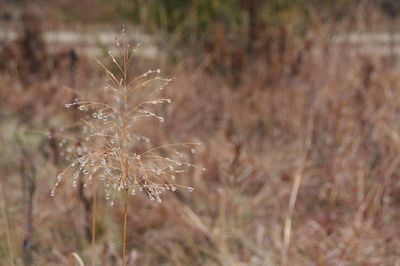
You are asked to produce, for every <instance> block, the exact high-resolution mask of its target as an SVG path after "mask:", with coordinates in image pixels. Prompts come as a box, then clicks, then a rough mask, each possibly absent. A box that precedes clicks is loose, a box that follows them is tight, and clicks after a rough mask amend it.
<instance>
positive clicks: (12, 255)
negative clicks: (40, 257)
mask: <svg viewBox="0 0 400 266" xmlns="http://www.w3.org/2000/svg"><path fill="white" fill-rule="evenodd" d="M0 200H1V201H0V203H1V212H2V215H3V217H4V223H5V227H6V236H7V246H8V252H9V255H10V265H13V266H14V265H15V264H14V254H13V251H12V247H11V237H10V227H9V224H8V218H7V212H6V207H5V203H4V198H3V187H2V185H1V183H0Z"/></svg>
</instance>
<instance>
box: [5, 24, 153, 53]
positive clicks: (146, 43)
mask: <svg viewBox="0 0 400 266" xmlns="http://www.w3.org/2000/svg"><path fill="white" fill-rule="evenodd" d="M127 36H128V41H129V42H131V43H140V44H141V45H142V47H141V49H139V50H137V53H138V55H140V56H142V57H145V58H150V59H153V58H155V57H156V56H157V55H158V54H159V49H158V48H157V46H156V45H155V40H154V38H153V37H151V36H149V35H146V34H142V33H139V32H128V33H127ZM17 38H18V33H17V32H16V31H13V30H8V29H0V44H1V43H2V42H7V41H14V40H16V39H17ZM43 39H44V40H45V42H46V43H47V44H48V45H49V48H50V49H52V48H53V49H57V48H58V47H65V46H68V47H73V48H79V49H80V50H81V51H82V52H83V53H85V54H86V55H88V56H98V55H101V54H104V52H105V51H107V50H109V49H110V50H111V52H113V54H118V53H119V50H118V49H117V47H115V32H112V31H99V32H84V31H82V32H77V31H70V30H61V31H48V32H44V33H43ZM0 49H1V46H0Z"/></svg>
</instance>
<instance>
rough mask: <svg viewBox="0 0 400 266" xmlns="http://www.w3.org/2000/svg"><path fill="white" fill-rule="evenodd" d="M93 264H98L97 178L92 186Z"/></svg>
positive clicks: (93, 265)
mask: <svg viewBox="0 0 400 266" xmlns="http://www.w3.org/2000/svg"><path fill="white" fill-rule="evenodd" d="M92 194H93V195H92V205H93V206H92V266H95V265H96V204H97V202H96V179H95V178H93V186H92Z"/></svg>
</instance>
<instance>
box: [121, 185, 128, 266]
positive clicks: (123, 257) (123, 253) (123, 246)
mask: <svg viewBox="0 0 400 266" xmlns="http://www.w3.org/2000/svg"><path fill="white" fill-rule="evenodd" d="M124 198H125V206H124V236H123V242H122V266H125V254H126V221H127V217H128V188H126V189H125V193H124Z"/></svg>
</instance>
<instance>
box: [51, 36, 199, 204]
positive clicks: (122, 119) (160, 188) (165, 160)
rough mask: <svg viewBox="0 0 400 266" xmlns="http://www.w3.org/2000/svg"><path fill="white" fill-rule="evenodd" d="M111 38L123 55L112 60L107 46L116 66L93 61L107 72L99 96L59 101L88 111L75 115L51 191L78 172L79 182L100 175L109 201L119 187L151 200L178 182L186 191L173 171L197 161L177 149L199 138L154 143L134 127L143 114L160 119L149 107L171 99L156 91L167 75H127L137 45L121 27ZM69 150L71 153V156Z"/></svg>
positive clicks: (156, 72)
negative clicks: (75, 133)
mask: <svg viewBox="0 0 400 266" xmlns="http://www.w3.org/2000/svg"><path fill="white" fill-rule="evenodd" d="M116 44H117V47H118V48H119V51H120V52H121V54H122V57H123V59H122V60H121V61H118V60H117V59H116V58H115V57H114V55H113V54H112V53H111V52H109V53H108V54H109V56H110V57H111V60H112V62H113V64H114V65H115V67H116V69H117V71H116V72H112V71H111V70H110V69H109V68H107V67H106V66H105V65H104V64H103V63H101V62H99V61H98V63H99V64H100V65H101V67H102V68H103V69H104V71H105V73H106V76H107V82H106V84H105V89H106V90H107V97H105V100H96V101H94V100H79V99H75V101H74V102H72V103H67V104H65V107H66V108H70V107H76V108H77V109H78V110H79V111H81V112H86V113H87V114H88V115H87V116H86V117H85V118H84V119H82V120H81V122H82V123H81V128H82V133H83V135H84V136H83V137H81V139H82V141H81V143H80V144H79V145H76V147H74V148H71V147H68V148H67V152H66V159H67V160H70V164H69V165H68V166H67V168H66V169H65V170H64V171H63V172H62V173H61V174H59V175H58V176H57V181H56V183H55V185H54V188H53V190H52V191H51V195H52V196H54V194H55V189H56V187H57V186H58V184H59V183H60V182H61V181H62V180H63V178H64V176H67V175H72V179H73V181H72V183H73V185H74V186H76V184H77V180H78V177H79V176H83V177H84V180H85V186H86V183H91V182H93V179H95V178H97V179H98V180H102V181H103V183H104V187H105V197H106V199H110V201H111V204H113V198H114V195H115V193H118V192H120V191H124V190H126V191H129V193H130V194H131V195H135V194H136V193H137V192H138V191H144V192H146V193H147V194H148V196H149V198H150V199H151V200H156V201H158V202H161V198H160V195H161V193H162V192H164V191H176V190H177V189H180V188H187V189H188V190H189V191H192V190H193V188H191V187H184V186H181V185H179V184H177V183H176V176H177V175H179V174H182V173H186V172H187V171H188V168H190V167H197V166H196V165H193V164H191V163H188V162H187V161H185V154H184V152H185V151H184V150H183V149H186V150H188V151H189V152H192V153H194V152H195V146H196V145H199V143H179V144H168V145H162V146H158V147H154V146H152V142H151V140H150V138H149V137H147V136H144V135H143V134H141V133H140V131H141V130H140V127H136V126H137V125H138V123H139V122H140V121H141V120H142V119H146V118H147V119H156V121H159V122H164V118H163V117H162V116H161V115H159V114H157V113H156V111H154V110H153V109H154V106H155V105H159V104H169V103H171V99H169V98H164V97H160V96H159V94H160V91H161V90H162V89H164V87H165V86H166V85H167V84H168V83H169V82H170V81H171V79H166V78H163V77H161V76H160V75H159V74H160V73H161V71H160V69H156V70H149V71H147V72H145V73H144V74H142V75H140V76H138V77H136V78H132V79H130V78H129V75H128V70H129V67H130V64H131V63H132V58H133V56H134V52H135V50H136V49H137V47H138V46H136V47H135V49H133V50H132V49H131V47H130V45H129V43H127V41H126V37H125V33H124V32H122V35H121V36H120V37H116ZM67 144H68V143H66V140H63V141H61V142H60V146H64V145H67ZM74 150H75V152H76V156H77V158H76V159H74V160H72V159H71V158H72V153H73V151H74Z"/></svg>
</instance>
